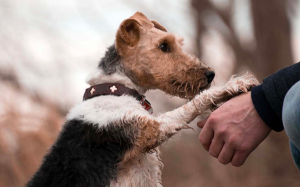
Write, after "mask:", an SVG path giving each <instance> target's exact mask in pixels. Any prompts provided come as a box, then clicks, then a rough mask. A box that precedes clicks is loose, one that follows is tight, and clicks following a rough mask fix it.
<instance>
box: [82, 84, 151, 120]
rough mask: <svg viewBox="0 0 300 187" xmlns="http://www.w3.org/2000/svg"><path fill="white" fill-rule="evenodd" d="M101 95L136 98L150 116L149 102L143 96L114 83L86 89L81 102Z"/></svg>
mask: <svg viewBox="0 0 300 187" xmlns="http://www.w3.org/2000/svg"><path fill="white" fill-rule="evenodd" d="M101 95H115V96H121V95H130V96H132V97H134V98H136V99H137V100H138V101H139V102H140V104H141V105H142V107H143V108H144V109H145V110H147V111H148V112H149V113H150V114H152V113H153V108H152V107H151V104H150V102H149V101H147V100H146V97H145V96H144V95H140V94H139V93H138V92H137V91H136V90H134V89H130V88H127V87H126V86H124V85H122V84H115V83H104V84H97V85H94V86H91V87H90V88H87V89H86V90H85V93H84V95H83V101H85V100H88V99H91V98H93V97H97V96H101Z"/></svg>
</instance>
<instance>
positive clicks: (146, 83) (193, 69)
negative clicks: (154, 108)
mask: <svg viewBox="0 0 300 187" xmlns="http://www.w3.org/2000/svg"><path fill="white" fill-rule="evenodd" d="M133 20H135V21H133ZM128 22H130V24H132V26H130V28H134V29H131V30H130V29H129V30H127V32H128V33H129V34H126V29H124V28H129V26H128V27H126V25H127V24H128ZM133 33H134V34H133ZM127 35H131V36H134V39H132V40H131V41H130V40H129V39H126V36H127ZM137 41H138V42H137ZM162 43H167V44H168V45H169V46H170V49H171V50H170V52H167V53H166V52H163V51H161V50H160V49H159V46H160V44H162ZM115 45H116V48H117V50H118V51H119V52H120V54H121V56H122V65H123V67H124V68H123V69H124V70H125V74H126V75H127V76H128V77H130V78H131V80H132V81H133V82H134V83H135V84H137V85H138V86H140V87H143V88H145V89H160V90H163V91H165V92H166V93H168V94H170V95H174V96H179V97H181V98H192V97H194V96H195V95H196V94H198V93H199V91H200V90H203V89H204V88H206V87H207V86H208V82H207V78H206V76H205V72H206V71H209V70H210V69H209V68H208V67H207V66H206V65H205V64H203V63H202V62H200V60H199V59H198V58H196V57H195V56H192V55H188V54H186V53H184V52H183V51H182V49H181V46H182V45H183V39H182V38H181V37H177V36H176V35H174V34H171V33H169V32H167V30H166V29H165V28H164V27H163V26H161V25H160V24H159V23H158V22H156V21H150V20H149V19H148V18H147V17H146V16H144V15H143V14H142V13H140V12H137V13H136V14H134V15H133V16H132V17H130V18H129V19H127V20H125V21H123V22H122V24H121V26H120V28H119V30H118V32H117V35H116V44H115Z"/></svg>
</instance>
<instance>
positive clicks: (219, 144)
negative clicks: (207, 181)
mask: <svg viewBox="0 0 300 187" xmlns="http://www.w3.org/2000/svg"><path fill="white" fill-rule="evenodd" d="M223 145H224V142H223V140H222V139H220V138H219V137H216V136H215V137H214V138H213V140H212V142H211V145H210V147H209V151H208V152H209V154H210V155H211V156H213V157H215V158H218V156H219V154H220V152H221V150H222V148H223Z"/></svg>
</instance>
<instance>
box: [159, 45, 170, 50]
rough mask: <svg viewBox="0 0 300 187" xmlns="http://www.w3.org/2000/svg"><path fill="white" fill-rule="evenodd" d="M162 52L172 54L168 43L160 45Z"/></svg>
mask: <svg viewBox="0 0 300 187" xmlns="http://www.w3.org/2000/svg"><path fill="white" fill-rule="evenodd" d="M159 48H160V50H162V51H163V52H170V51H171V49H170V46H169V45H168V44H167V43H162V44H160V45H159Z"/></svg>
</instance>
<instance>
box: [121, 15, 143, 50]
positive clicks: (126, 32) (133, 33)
mask: <svg viewBox="0 0 300 187" xmlns="http://www.w3.org/2000/svg"><path fill="white" fill-rule="evenodd" d="M140 27H141V24H140V23H139V22H138V21H137V20H135V19H131V18H129V19H126V20H124V21H123V22H122V23H121V25H120V27H119V29H118V31H117V35H116V48H117V50H118V51H119V53H120V54H124V53H126V49H127V48H129V47H131V48H132V47H134V46H136V44H137V43H138V41H139V39H140Z"/></svg>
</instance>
